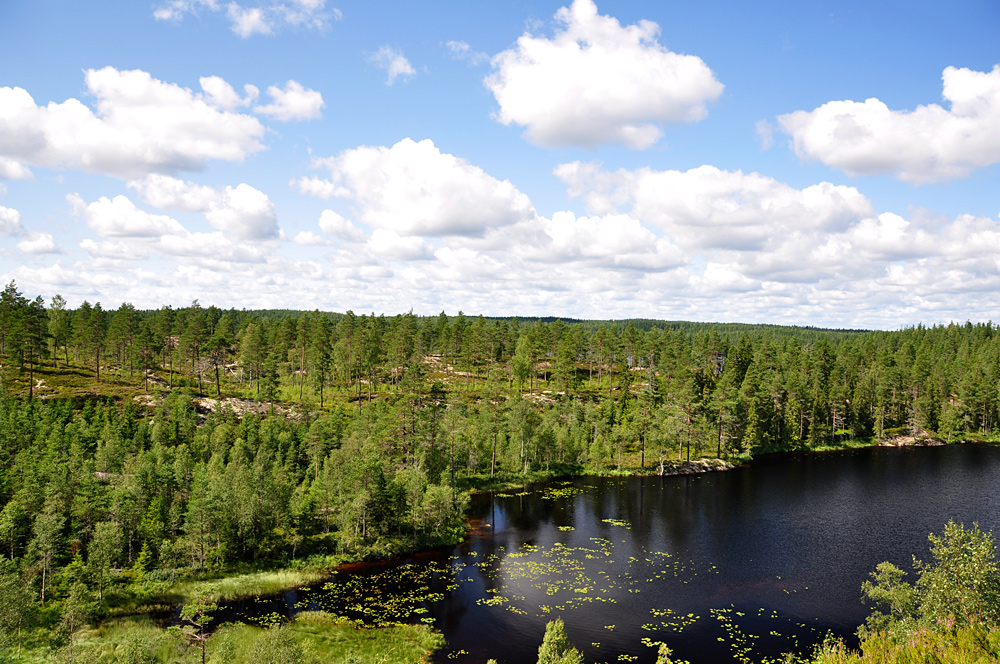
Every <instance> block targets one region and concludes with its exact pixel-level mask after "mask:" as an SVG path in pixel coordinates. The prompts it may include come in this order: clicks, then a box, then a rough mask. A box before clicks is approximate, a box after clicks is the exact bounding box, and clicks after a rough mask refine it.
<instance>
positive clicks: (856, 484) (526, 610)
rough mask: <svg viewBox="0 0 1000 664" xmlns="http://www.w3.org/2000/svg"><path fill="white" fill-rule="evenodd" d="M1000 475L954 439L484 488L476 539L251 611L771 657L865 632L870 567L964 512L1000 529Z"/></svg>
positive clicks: (467, 634)
mask: <svg viewBox="0 0 1000 664" xmlns="http://www.w3.org/2000/svg"><path fill="white" fill-rule="evenodd" d="M998 480H1000V448H998V447H994V446H988V445H953V446H948V447H928V448H912V449H894V448H873V449H864V450H854V451H845V452H833V453H824V454H812V455H809V454H805V455H782V456H772V457H766V458H762V459H758V460H756V461H754V462H753V464H752V465H750V466H747V467H743V468H739V469H736V470H732V471H728V472H722V473H710V474H705V475H696V476H685V477H666V478H658V477H647V478H628V479H614V478H592V477H591V478H580V479H576V480H574V481H572V482H556V483H552V484H547V485H543V486H536V487H530V488H529V489H527V490H526V491H525V492H516V494H515V492H511V493H508V494H498V495H486V494H482V495H477V496H475V497H474V500H473V503H472V509H471V517H472V523H473V525H474V529H473V533H472V535H471V536H470V538H469V539H468V541H467V542H465V543H464V544H462V545H460V546H458V547H454V548H453V549H447V550H441V551H434V552H429V553H425V554H422V555H419V556H414V557H410V558H406V559H402V560H396V561H389V562H385V563H379V564H366V565H358V566H355V567H353V568H351V569H350V570H346V571H342V572H339V573H337V574H335V575H334V577H333V579H332V582H331V583H330V584H328V585H327V586H326V589H320V588H317V589H312V590H309V591H304V590H303V591H297V592H290V593H287V594H286V595H285V596H284V597H283V598H280V599H278V600H276V601H273V602H265V603H264V605H263V606H261V605H251V604H246V605H239V606H237V607H234V608H236V609H238V610H240V611H245V612H248V613H257V612H264V611H278V612H279V613H282V614H287V613H288V612H290V611H293V610H294V608H293V607H294V606H299V607H311V608H326V609H330V610H334V611H338V612H342V613H347V614H348V615H352V616H354V617H357V618H363V619H365V620H366V621H369V622H377V621H380V620H384V621H391V620H402V621H417V620H423V621H425V622H429V623H432V624H434V625H435V626H436V627H437V628H438V629H440V630H441V631H442V632H443V633H444V635H445V636H446V638H447V639H448V646H447V648H446V649H445V650H442V651H440V652H439V653H437V654H436V655H435V657H434V660H435V661H436V662H439V663H441V664H444V663H446V662H459V663H461V662H469V663H472V662H483V661H485V660H486V658H487V657H493V658H496V659H497V660H498V661H499V662H500V663H501V664H504V663H506V664H534V662H535V660H536V659H537V651H538V646H539V644H540V643H541V639H542V635H543V633H544V630H545V624H546V622H548V621H549V620H551V619H553V618H554V617H557V616H558V617H562V618H563V620H564V621H565V622H566V628H567V633H568V635H569V637H570V640H571V641H573V643H574V645H576V646H577V647H578V648H579V649H580V650H581V651H582V652H583V654H584V658H585V659H586V661H587V662H609V663H610V662H622V661H636V662H640V663H641V662H653V661H654V660H655V653H656V647H655V646H656V644H657V642H660V641H663V642H665V643H667V645H669V646H670V647H671V648H672V649H673V651H674V657H675V660H676V659H684V660H690V661H691V662H692V664H714V663H717V662H734V661H744V662H749V661H753V662H760V661H762V660H764V659H767V658H777V657H778V656H780V654H781V653H783V652H787V651H797V652H801V653H808V652H810V651H811V649H812V647H813V645H814V644H816V643H817V642H818V641H820V640H822V638H823V635H824V634H825V633H827V632H828V631H831V632H833V633H834V634H835V635H838V636H844V637H847V638H849V639H852V638H853V633H854V631H855V629H856V628H857V626H858V624H860V623H861V622H862V621H863V620H864V618H865V616H866V615H867V614H868V612H869V607H867V606H866V605H864V604H863V603H862V601H861V593H860V586H861V583H862V581H864V580H865V579H866V578H867V576H868V573H869V572H871V571H872V570H873V569H874V567H875V565H876V564H877V563H879V562H881V561H883V560H889V561H891V562H893V563H895V564H897V565H899V566H900V567H903V568H904V569H907V570H909V569H911V562H912V558H913V556H914V555H916V556H918V557H921V558H927V557H928V556H929V552H928V541H927V534H928V533H929V532H937V533H940V532H941V531H942V528H943V526H944V524H945V523H946V522H947V521H948V520H949V519H954V520H955V521H958V522H964V523H967V524H971V523H972V522H978V523H979V524H980V527H982V528H983V529H984V530H993V531H994V532H996V533H998V534H1000V481H998ZM517 494H520V495H517Z"/></svg>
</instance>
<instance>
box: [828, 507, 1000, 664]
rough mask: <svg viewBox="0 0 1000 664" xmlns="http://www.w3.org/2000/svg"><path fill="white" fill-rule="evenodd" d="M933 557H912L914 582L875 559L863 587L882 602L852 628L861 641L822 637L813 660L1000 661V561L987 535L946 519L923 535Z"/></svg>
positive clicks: (842, 663)
mask: <svg viewBox="0 0 1000 664" xmlns="http://www.w3.org/2000/svg"><path fill="white" fill-rule="evenodd" d="M928 539H929V540H930V543H931V560H930V561H920V560H917V559H916V557H914V560H913V566H914V568H915V569H916V572H917V582H916V583H915V584H912V585H911V584H909V583H907V582H906V581H905V580H904V577H905V576H906V573H905V572H903V571H902V570H900V569H899V568H898V567H896V566H895V565H892V564H890V563H887V562H883V563H880V564H879V565H878V566H877V567H876V570H875V571H874V572H872V573H871V579H869V580H868V581H865V583H864V584H863V585H862V592H863V593H864V594H865V596H866V597H868V598H869V599H870V600H872V601H874V602H876V603H877V604H879V605H881V606H882V607H883V608H882V610H877V611H875V612H873V613H872V615H870V616H869V617H868V619H867V620H866V621H865V624H864V625H862V626H861V628H859V630H858V635H859V637H860V638H861V644H860V645H861V647H860V649H859V650H857V651H852V650H850V649H849V648H847V647H846V646H845V645H844V643H843V641H842V640H837V639H832V638H828V639H827V640H826V641H825V642H824V643H823V645H822V646H821V647H820V648H818V649H817V652H816V655H815V657H814V659H813V661H814V663H815V664H868V663H871V664H876V663H877V664H882V663H886V664H888V663H890V662H892V663H896V662H898V663H900V664H902V663H910V662H913V663H914V664H917V663H924V662H927V663H931V662H935V663H937V662H942V663H943V662H955V663H966V662H968V663H969V664H978V663H980V662H982V663H983V664H985V663H987V662H996V661H1000V592H998V591H1000V568H998V564H997V558H996V544H995V541H994V539H993V535H992V534H990V533H984V532H982V531H981V530H980V529H979V526H978V525H975V524H973V526H972V527H971V528H967V527H966V526H964V525H963V524H956V523H954V522H953V521H949V522H948V523H947V524H946V525H945V527H944V533H943V534H942V535H935V534H934V533H931V534H930V535H928Z"/></svg>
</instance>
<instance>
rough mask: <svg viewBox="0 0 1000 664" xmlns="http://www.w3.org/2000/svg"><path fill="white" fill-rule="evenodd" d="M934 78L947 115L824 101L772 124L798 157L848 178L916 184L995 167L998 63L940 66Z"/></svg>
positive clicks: (872, 102) (999, 139)
mask: <svg viewBox="0 0 1000 664" xmlns="http://www.w3.org/2000/svg"><path fill="white" fill-rule="evenodd" d="M942 79H943V82H944V91H943V97H944V99H945V100H946V101H947V102H949V103H950V104H951V108H950V109H949V110H946V109H945V108H943V107H942V106H940V105H938V104H928V105H926V106H918V107H917V108H916V110H913V111H894V110H891V109H890V108H889V107H888V106H887V105H886V104H885V103H884V102H882V101H880V100H878V99H875V98H871V99H867V100H865V101H864V102H856V101H831V102H827V103H826V104H823V105H822V106H820V107H819V108H816V109H814V110H812V111H795V112H794V113H789V114H787V115H782V116H779V117H778V122H779V123H780V125H781V128H782V129H783V130H784V131H785V132H786V133H788V134H789V135H791V137H792V146H793V148H794V150H795V153H796V155H798V156H799V158H801V159H806V160H816V161H820V162H822V163H824V164H826V165H827V166H831V167H833V168H837V169H840V170H843V171H845V172H846V173H847V174H849V175H852V176H856V175H872V174H877V173H890V174H892V175H893V176H894V177H896V178H897V179H899V180H903V181H905V182H912V183H914V184H922V183H927V182H939V181H943V180H950V179H954V178H961V177H965V176H967V175H969V174H970V173H972V171H973V170H975V169H976V168H982V167H985V166H989V165H990V164H995V163H997V162H1000V122H998V121H997V118H998V117H1000V65H997V66H995V67H994V68H993V70H992V71H990V72H979V71H973V70H971V69H965V68H962V69H958V68H955V67H948V68H946V69H945V70H944V73H943V74H942Z"/></svg>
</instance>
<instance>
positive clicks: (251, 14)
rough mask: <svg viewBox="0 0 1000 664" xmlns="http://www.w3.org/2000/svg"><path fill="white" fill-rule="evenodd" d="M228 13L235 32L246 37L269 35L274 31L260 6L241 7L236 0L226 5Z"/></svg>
mask: <svg viewBox="0 0 1000 664" xmlns="http://www.w3.org/2000/svg"><path fill="white" fill-rule="evenodd" d="M226 14H227V15H228V16H229V21H230V25H231V27H232V30H233V32H234V33H236V34H237V35H239V36H240V37H242V38H243V39H246V38H247V37H252V36H253V35H269V34H271V33H272V32H273V30H272V29H271V22H270V21H268V20H267V19H265V18H264V10H263V9H261V8H260V7H241V6H240V5H238V4H236V3H235V2H230V3H229V4H228V5H226Z"/></svg>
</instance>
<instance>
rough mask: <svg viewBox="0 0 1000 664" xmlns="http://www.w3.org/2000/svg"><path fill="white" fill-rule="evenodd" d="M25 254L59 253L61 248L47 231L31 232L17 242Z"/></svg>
mask: <svg viewBox="0 0 1000 664" xmlns="http://www.w3.org/2000/svg"><path fill="white" fill-rule="evenodd" d="M17 248H18V249H20V250H21V251H23V252H24V253H26V254H59V253H62V249H61V248H60V247H59V245H58V244H56V241H55V240H54V239H53V238H52V235H50V234H49V233H32V234H31V235H28V236H27V237H25V238H24V239H23V240H21V241H20V242H18V243H17Z"/></svg>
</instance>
